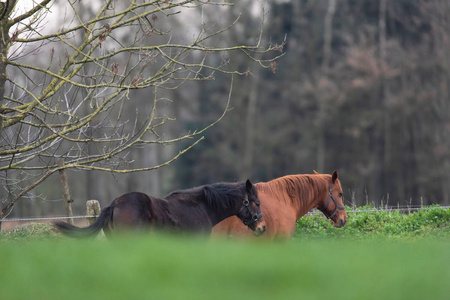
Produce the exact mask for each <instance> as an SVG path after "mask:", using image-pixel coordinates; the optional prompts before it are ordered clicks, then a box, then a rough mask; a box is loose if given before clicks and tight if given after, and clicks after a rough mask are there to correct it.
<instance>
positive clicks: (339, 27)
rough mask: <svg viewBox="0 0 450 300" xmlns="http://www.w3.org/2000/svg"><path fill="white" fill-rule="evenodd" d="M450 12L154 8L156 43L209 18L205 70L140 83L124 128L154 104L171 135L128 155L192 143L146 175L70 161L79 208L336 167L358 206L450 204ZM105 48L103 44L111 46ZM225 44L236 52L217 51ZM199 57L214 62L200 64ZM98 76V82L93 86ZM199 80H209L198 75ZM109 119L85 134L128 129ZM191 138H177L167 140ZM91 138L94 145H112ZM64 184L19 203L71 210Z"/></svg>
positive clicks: (326, 0) (280, 5) (160, 155)
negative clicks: (135, 195)
mask: <svg viewBox="0 0 450 300" xmlns="http://www.w3.org/2000/svg"><path fill="white" fill-rule="evenodd" d="M160 2H161V3H162V2H164V1H160ZM201 3H202V1H197V4H201ZM205 3H206V2H205ZM86 7H87V6H86ZM85 9H87V8H85ZM449 12H450V6H449V4H447V2H446V1H443V0H442V1H432V2H430V1H425V0H418V1H415V0H405V1H387V0H379V1H369V0H364V1H352V0H344V1H336V0H322V1H307V0H305V1H275V0H272V1H267V2H264V3H259V2H258V3H256V2H255V1H250V0H242V1H236V2H235V3H233V5H226V6H222V5H221V6H219V5H215V6H212V7H207V6H204V5H198V6H197V7H192V8H191V10H190V13H189V14H184V15H183V13H184V12H181V13H178V11H171V12H170V13H174V14H175V13H176V14H179V16H180V18H170V17H168V18H165V17H164V16H163V15H162V14H158V13H157V12H155V15H154V16H152V14H150V15H148V20H147V21H149V22H150V23H147V21H145V22H144V24H145V26H147V27H148V26H150V25H148V24H152V25H151V26H154V27H155V29H154V30H153V31H152V33H151V34H152V37H155V36H156V38H155V39H154V40H151V41H147V42H148V43H150V44H151V45H158V43H161V42H163V43H167V40H164V39H163V37H164V36H163V35H158V34H157V31H156V29H158V30H159V32H160V33H167V34H168V35H165V36H166V37H170V39H169V40H173V39H178V40H192V39H193V38H194V37H193V31H192V28H193V27H194V24H196V26H197V25H198V24H203V25H198V26H200V27H198V28H201V29H200V32H202V34H209V35H211V38H210V39H206V40H204V41H202V46H204V47H205V48H204V50H205V51H204V52H203V54H199V53H200V49H194V50H193V51H192V52H190V53H189V54H186V55H185V56H183V63H184V65H183V70H184V71H186V70H189V71H191V72H192V71H193V73H192V74H194V75H191V76H192V77H189V76H184V77H183V78H185V80H181V81H182V84H177V83H173V82H172V85H170V86H166V88H164V89H160V88H158V90H157V92H155V89H151V87H149V88H143V89H128V91H129V93H128V94H127V97H128V98H129V99H132V101H129V102H132V103H129V102H127V101H128V100H123V102H121V103H123V106H122V107H124V109H123V110H120V112H121V116H124V117H125V118H124V119H123V121H122V123H120V124H123V127H124V128H125V127H126V126H128V125H132V126H131V128H133V126H134V127H135V128H140V127H139V126H143V125H142V124H145V120H147V118H148V112H149V111H150V112H151V111H152V107H153V104H154V103H158V104H157V105H158V106H157V107H158V113H159V115H158V117H160V118H163V119H164V120H165V125H166V126H165V127H164V129H163V128H161V129H160V128H155V130H154V131H153V132H152V131H149V135H152V138H151V139H150V140H153V141H159V142H158V143H154V144H155V145H154V146H155V147H152V148H148V147H143V145H144V144H145V143H141V144H139V145H136V147H134V148H132V149H131V148H130V149H129V150H128V149H127V151H125V152H123V153H122V154H123V155H122V156H118V157H116V158H115V163H116V164H117V165H119V163H120V162H122V163H123V164H125V165H133V166H134V168H140V167H142V166H158V165H160V164H163V163H164V162H165V161H168V160H170V159H171V158H173V157H174V156H176V155H177V154H178V153H180V151H183V150H184V149H187V148H189V150H188V151H186V152H185V153H184V152H183V154H182V155H181V156H179V157H178V158H177V159H176V160H174V161H173V162H171V163H170V164H169V165H167V166H164V167H163V168H158V169H155V170H148V171H144V172H131V173H127V174H120V173H113V172H105V171H102V170H86V168H79V169H69V170H68V171H69V172H68V176H69V180H71V179H72V181H71V189H72V194H73V197H74V199H75V201H78V199H80V200H81V201H79V204H77V205H78V206H79V207H80V208H79V209H81V205H82V204H84V200H88V199H98V200H100V201H101V202H102V203H103V204H104V205H106V204H107V203H109V201H111V200H112V199H114V198H115V197H117V196H119V195H120V194H123V193H125V192H128V191H131V190H140V191H143V192H147V193H149V194H152V195H155V196H163V195H165V194H166V193H168V192H169V191H171V190H174V189H180V188H189V187H193V186H197V185H202V184H206V183H212V182H218V181H235V180H245V179H247V178H250V179H251V180H252V181H254V182H257V181H267V180H271V179H273V178H276V177H279V176H283V175H287V174H297V173H312V172H313V170H316V171H318V172H321V173H331V172H332V171H333V170H335V169H336V170H338V171H339V175H340V178H341V179H342V180H341V181H342V184H343V188H344V193H345V200H346V204H355V205H363V204H366V203H376V204H381V203H383V204H388V205H397V203H399V204H400V205H405V204H418V203H420V202H421V201H422V202H423V203H424V204H430V203H440V204H449V203H450V188H449V187H448V182H450V156H449V153H450V151H449V150H450V119H449V117H448V116H449V112H450V107H449V105H450V104H449V101H448V99H449V98H450V97H449V86H450V54H449V51H447V50H448V49H449V48H450V45H449V43H450V39H449V35H450V33H449V32H450V20H449V19H448V15H449ZM170 13H168V14H167V15H169V14H170ZM196 21H200V22H197V23H196ZM231 25H232V26H231ZM103 26H104V25H103ZM224 29H227V30H226V31H225V30H224ZM222 30H223V35H220V36H217V37H216V33H218V32H222ZM103 31H105V32H107V29H106V28H105V27H103ZM124 32H126V30H125V29H124ZM144 33H145V34H148V32H145V31H144V32H143V34H142V36H144ZM100 34H101V33H100ZM197 34H198V31H197ZM122 36H123V37H126V36H127V35H126V34H123V33H122ZM142 36H141V37H142ZM147 36H148V35H147ZM196 37H198V35H197V36H196ZM99 38H100V35H99ZM137 41H141V40H139V39H138V38H137V36H134V40H133V41H132V42H134V43H135V42H137ZM153 43H154V44H153ZM258 44H259V45H263V46H266V48H264V49H267V48H269V49H270V50H272V51H269V52H267V51H262V50H261V51H255V52H252V55H251V58H250V59H249V53H248V52H246V49H248V48H246V49H244V51H233V48H231V47H230V45H246V46H248V45H253V46H254V45H258ZM103 45H105V46H104V47H103V48H102V49H101V50H105V48H106V45H107V44H106V42H103ZM219 47H220V48H223V51H212V50H211V49H213V48H219ZM99 49H100V48H99ZM167 53H172V52H167ZM136 54H137V56H136V57H137V60H136V62H137V61H138V60H139V59H142V53H141V56H140V58H139V53H138V52H136ZM146 55H147V56H146V63H147V65H148V66H149V68H154V69H157V68H163V66H164V65H159V63H161V62H160V61H158V60H157V59H156V58H153V59H152V53H150V52H149V53H146ZM278 56H281V57H280V58H279V59H275V60H274V59H273V58H274V57H278ZM165 57H166V58H167V57H168V54H167V55H166V56H165ZM126 59H127V58H126V57H125V58H122V60H120V61H126ZM195 59H197V63H198V62H202V63H204V64H205V65H208V66H211V67H202V66H200V65H197V68H195V67H194V65H193V62H194V61H195ZM198 59H199V60H198ZM118 61H119V60H118ZM167 62H168V63H170V62H173V61H172V60H171V59H170V58H167ZM108 63H111V62H109V61H108ZM118 64H120V62H118ZM96 66H97V67H99V65H98V64H97V65H96ZM111 66H112V65H108V67H111ZM262 66H263V67H262ZM100 67H101V66H100ZM219 69H220V72H219ZM111 70H112V74H111V75H112V76H113V75H114V69H111ZM139 70H140V69H138V68H136V69H133V71H134V73H133V72H130V74H131V73H133V77H132V78H131V79H130V81H129V85H133V80H132V79H133V78H137V79H136V80H137V81H135V82H134V83H135V84H140V83H141V81H142V83H145V82H148V81H145V80H146V78H148V74H149V73H145V72H141V73H139ZM142 70H148V69H145V68H142ZM233 72H234V75H232V76H230V74H231V73H233ZM110 73H111V72H110ZM186 74H187V73H185V74H184V75H186ZM137 75H141V77H139V76H137ZM89 76H90V77H85V79H87V78H89V79H90V80H94V77H93V76H92V75H89ZM136 76H137V77H136ZM167 76H168V78H169V77H170V76H172V75H170V74H167ZM175 77H176V76H172V77H171V78H170V79H176V78H175ZM188 78H189V80H188ZM200 78H201V79H205V80H196V79H200ZM191 79H192V80H191ZM181 81H175V82H178V83H180V82H181ZM82 93H83V89H79V92H78V94H77V95H78V97H79V99H82V100H78V101H85V102H84V103H86V104H89V105H92V103H94V102H95V101H98V99H97V98H95V99H96V100H95V101H94V97H91V98H89V97H86V96H82ZM64 94H67V95H68V92H67V90H66V91H65V92H64V93H62V95H64ZM92 95H95V93H93V94H92ZM150 95H152V96H150ZM60 98H62V97H60ZM128 98H127V99H128ZM155 99H159V100H158V101H156V102H155V101H153V100H155ZM228 99H229V100H230V103H229V106H227V101H228ZM160 100H161V101H160ZM166 100H167V101H166ZM93 101H94V102H93ZM95 104H97V102H95ZM89 105H87V107H89ZM117 111H119V110H117ZM224 111H226V113H225V115H224V116H223V118H222V119H221V120H220V121H219V122H217V123H215V124H214V126H212V127H209V128H208V130H206V131H204V132H202V134H201V135H199V136H198V139H200V138H201V137H203V139H202V140H200V141H199V142H198V143H195V145H194V146H193V147H192V148H190V146H191V145H192V143H193V141H194V142H195V141H197V140H198V139H194V140H193V138H192V137H191V136H189V134H192V133H196V132H198V131H200V130H201V129H202V128H205V127H208V126H209V125H210V124H212V123H214V122H215V120H217V119H218V118H219V117H220V116H221V115H222V113H223V112H224ZM112 115H113V114H110V115H108V118H109V116H112ZM114 116H117V115H114ZM108 118H106V117H105V118H103V119H99V120H98V123H91V124H90V126H89V127H87V128H86V131H85V132H92V137H91V138H94V137H96V135H97V134H98V135H99V136H100V135H101V133H102V132H103V131H102V130H106V128H109V129H111V128H112V129H113V130H115V129H117V128H118V126H116V127H114V126H110V127H108V126H104V127H103V128H104V129H102V130H100V129H99V128H98V127H96V126H99V125H100V124H103V125H107V122H108V121H109V120H110V119H108ZM94 124H96V125H94ZM127 124H128V125H127ZM116 132H117V130H116ZM186 134H187V138H186V139H184V140H180V143H177V144H175V145H174V144H169V143H165V142H164V141H165V140H174V139H177V138H178V137H180V136H186ZM83 145H85V147H84V148H83V149H85V151H94V153H95V150H99V149H100V148H98V147H95V146H93V145H92V144H90V143H86V144H83ZM94 145H95V144H94ZM90 147H94V148H90ZM89 149H91V150H89ZM74 178H77V179H74ZM58 180H59V179H58V178H57V176H51V177H50V178H48V179H47V180H46V182H44V183H42V184H41V185H39V186H38V187H36V188H35V189H34V190H33V191H34V194H33V195H37V196H39V197H35V198H33V197H30V198H29V199H32V200H29V199H25V200H24V201H20V202H21V203H18V206H19V205H22V206H23V207H21V208H18V213H22V214H26V213H30V210H42V211H43V212H42V213H44V211H50V212H57V211H59V208H54V207H55V204H54V203H53V202H50V201H48V199H58V197H59V196H58V195H59V193H60V188H59V186H58V184H57V182H58ZM10 191H11V190H9V192H10ZM40 195H42V197H40ZM36 199H37V200H36ZM60 206H62V204H61V205H60ZM61 209H62V207H61Z"/></svg>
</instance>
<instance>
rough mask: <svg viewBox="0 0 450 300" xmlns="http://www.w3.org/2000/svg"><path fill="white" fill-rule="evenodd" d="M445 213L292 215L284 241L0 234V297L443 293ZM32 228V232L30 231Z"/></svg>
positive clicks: (448, 246)
mask: <svg viewBox="0 0 450 300" xmlns="http://www.w3.org/2000/svg"><path fill="white" fill-rule="evenodd" d="M448 221H449V215H448V212H447V211H445V210H443V209H438V210H436V211H434V210H433V211H423V212H420V213H417V214H411V215H409V216H408V215H402V214H398V213H392V212H390V213H388V214H381V213H380V214H379V213H378V212H376V213H367V214H366V213H358V214H349V221H348V224H347V226H346V227H345V228H342V229H336V228H334V227H332V226H330V225H329V223H328V221H326V220H324V219H323V218H322V217H320V216H316V215H315V216H308V217H305V218H302V219H301V221H300V222H299V224H298V229H297V232H296V235H295V237H294V238H293V239H292V240H291V241H290V242H271V243H269V242H267V241H264V240H257V241H252V242H244V241H231V240H219V239H218V240H214V239H213V240H210V239H205V238H201V237H194V236H192V237H173V236H163V235H155V234H152V235H148V236H137V235H135V236H128V237H120V238H118V239H114V240H111V241H109V240H105V239H96V240H70V239H67V238H63V237H61V236H60V235H58V234H56V233H55V232H54V231H53V230H52V229H51V227H50V226H48V225H33V226H31V227H30V228H28V227H27V226H23V227H20V228H18V229H16V231H15V233H13V232H10V233H5V232H3V233H2V234H0V257H1V265H0V270H1V272H0V283H1V289H0V299H8V300H9V299H49V300H51V299H65V300H70V299H199V300H201V299H328V298H330V299H408V300H411V299H448V295H450V287H449V285H448V282H449V281H450V268H449V266H450V235H449V234H448V233H449V230H448V224H449V223H448ZM30 232H33V233H30Z"/></svg>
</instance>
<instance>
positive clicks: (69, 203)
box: [58, 158, 73, 225]
mask: <svg viewBox="0 0 450 300" xmlns="http://www.w3.org/2000/svg"><path fill="white" fill-rule="evenodd" d="M62 166H64V159H62V158H60V159H59V160H58V167H62ZM59 175H60V177H61V189H62V194H63V199H64V206H65V207H66V215H67V216H68V217H69V218H67V222H68V223H70V224H72V225H73V218H71V217H73V212H72V202H73V200H72V199H71V198H70V190H69V183H68V182H67V175H66V169H61V170H59Z"/></svg>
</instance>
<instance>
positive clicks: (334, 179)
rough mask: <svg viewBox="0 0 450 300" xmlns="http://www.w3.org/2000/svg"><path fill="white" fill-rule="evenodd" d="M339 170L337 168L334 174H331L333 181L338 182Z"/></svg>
mask: <svg viewBox="0 0 450 300" xmlns="http://www.w3.org/2000/svg"><path fill="white" fill-rule="evenodd" d="M338 176H339V175H338V172H337V171H336V170H335V171H334V172H333V175H331V182H332V183H335V182H336V179H338Z"/></svg>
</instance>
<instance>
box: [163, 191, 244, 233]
mask: <svg viewBox="0 0 450 300" xmlns="http://www.w3.org/2000/svg"><path fill="white" fill-rule="evenodd" d="M245 196H246V190H245V183H244V182H239V183H215V184H211V185H204V186H200V187H197V188H193V189H189V190H182V191H175V192H172V193H170V194H169V195H168V196H167V197H166V198H165V200H167V201H166V206H167V209H168V210H169V211H170V213H171V215H172V219H173V220H172V223H173V224H174V226H175V227H179V228H185V229H193V230H202V231H208V230H211V228H212V227H213V226H214V225H216V224H217V223H219V222H221V221H222V220H224V219H226V218H228V217H230V216H232V215H236V214H237V212H238V209H237V208H238V201H243V200H244V198H245ZM163 201H164V200H163Z"/></svg>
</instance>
